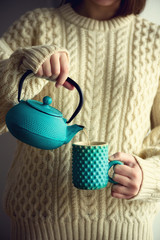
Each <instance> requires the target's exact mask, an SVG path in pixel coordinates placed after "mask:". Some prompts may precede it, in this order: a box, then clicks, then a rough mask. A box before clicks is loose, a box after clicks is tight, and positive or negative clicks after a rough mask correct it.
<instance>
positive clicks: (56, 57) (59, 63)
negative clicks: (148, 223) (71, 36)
mask: <svg viewBox="0 0 160 240" xmlns="http://www.w3.org/2000/svg"><path fill="white" fill-rule="evenodd" d="M36 75H37V76H39V77H44V78H45V77H50V78H51V79H55V80H56V87H59V86H64V87H65V88H67V89H69V90H73V89H74V86H72V85H71V84H70V83H68V82H66V79H67V78H68V75H69V61H68V57H67V55H66V53H64V52H60V53H55V54H52V55H51V56H50V57H49V58H47V59H46V60H45V62H44V63H43V64H42V65H41V66H40V68H39V69H38V71H37V74H36Z"/></svg>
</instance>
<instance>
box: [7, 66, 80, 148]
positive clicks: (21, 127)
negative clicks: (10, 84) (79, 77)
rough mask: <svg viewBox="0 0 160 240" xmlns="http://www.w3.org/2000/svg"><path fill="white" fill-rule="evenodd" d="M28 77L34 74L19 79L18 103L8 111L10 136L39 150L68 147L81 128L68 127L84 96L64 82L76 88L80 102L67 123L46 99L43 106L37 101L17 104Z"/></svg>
mask: <svg viewBox="0 0 160 240" xmlns="http://www.w3.org/2000/svg"><path fill="white" fill-rule="evenodd" d="M31 73H33V72H32V71H31V70H28V71H27V72H25V74H24V75H23V76H22V77H21V79H20V82H19V88H18V101H19V103H18V104H17V105H15V106H14V107H12V108H11V109H10V110H9V111H8V113H7V115H6V124H7V127H8V130H9V131H10V133H11V134H12V135H13V136H14V137H16V138H17V139H19V140H20V141H22V142H24V143H26V144H29V145H31V146H33V147H36V148H40V149H46V150H47V149H48V150H49V149H56V148H58V147H60V146H62V145H63V144H67V143H68V142H69V141H70V140H71V139H72V138H73V137H74V135H75V134H76V133H77V132H79V131H80V130H82V129H83V128H84V127H83V126H80V125H76V124H74V125H72V126H68V125H67V124H68V123H70V122H71V121H72V120H73V118H75V116H76V115H77V114H78V113H79V111H80V110H81V108H82V105H83V95H82V92H81V89H80V87H79V85H78V84H77V83H76V82H74V81H73V80H72V79H70V78H67V80H66V81H68V82H69V83H71V84H72V85H73V86H75V88H76V89H77V91H78V93H79V98H80V100H79V105H78V107H77V108H76V110H75V112H74V113H73V115H72V116H71V117H70V119H69V120H68V121H67V120H66V119H65V118H63V115H62V113H61V112H60V111H59V110H57V109H56V108H53V107H52V106H50V104H51V103H52V99H51V98H50V97H48V96H45V97H44V98H43V103H42V102H39V101H36V100H27V101H24V100H20V97H21V90H22V86H23V82H24V80H25V78H26V77H27V76H28V75H29V74H31Z"/></svg>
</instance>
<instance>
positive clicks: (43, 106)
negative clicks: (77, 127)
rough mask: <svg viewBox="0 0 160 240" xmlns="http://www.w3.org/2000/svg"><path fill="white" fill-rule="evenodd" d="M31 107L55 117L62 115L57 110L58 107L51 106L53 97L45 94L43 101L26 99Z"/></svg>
mask: <svg viewBox="0 0 160 240" xmlns="http://www.w3.org/2000/svg"><path fill="white" fill-rule="evenodd" d="M26 102H27V103H28V104H29V105H30V106H31V107H33V108H35V109H37V110H38V111H40V112H43V113H46V114H48V115H51V116H55V117H62V116H63V115H62V113H61V112H60V111H59V110H57V109H56V108H53V107H52V106H49V105H50V104H51V103H52V98H50V97H48V96H45V97H44V98H43V103H42V102H39V101H36V100H27V101H26Z"/></svg>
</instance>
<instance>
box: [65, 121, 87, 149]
mask: <svg viewBox="0 0 160 240" xmlns="http://www.w3.org/2000/svg"><path fill="white" fill-rule="evenodd" d="M83 128H84V127H83V126H81V125H77V124H74V125H72V126H68V127H67V134H66V141H65V144H66V143H69V142H70V141H71V140H72V138H73V137H74V136H75V135H76V133H78V132H79V131H81V130H83Z"/></svg>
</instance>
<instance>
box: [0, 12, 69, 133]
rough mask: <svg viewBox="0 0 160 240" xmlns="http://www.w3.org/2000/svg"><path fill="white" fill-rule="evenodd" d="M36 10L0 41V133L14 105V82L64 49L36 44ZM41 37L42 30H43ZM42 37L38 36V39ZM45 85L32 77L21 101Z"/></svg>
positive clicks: (15, 92)
mask: <svg viewBox="0 0 160 240" xmlns="http://www.w3.org/2000/svg"><path fill="white" fill-rule="evenodd" d="M37 14H40V11H38V12H37V11H36V10H34V11H30V12H27V13H26V14H24V15H23V16H22V17H21V18H20V19H19V20H17V21H16V22H15V23H13V25H12V26H11V27H10V28H9V29H8V31H7V32H6V33H4V34H3V36H2V37H1V38H0V89H1V90H0V134H2V133H4V132H6V131H7V127H6V124H5V116H6V113H7V112H8V110H9V109H10V108H11V107H12V106H13V105H14V104H16V103H18V100H17V97H18V83H19V80H20V78H21V76H22V75H23V74H24V72H25V71H26V70H28V69H30V70H32V71H33V72H34V73H36V72H37V71H38V68H39V66H40V65H41V64H42V63H43V62H44V61H45V60H46V58H48V57H49V56H51V55H52V54H53V53H55V52H59V51H63V52H66V54H67V55H68V52H67V50H65V49H63V48H60V47H58V46H53V45H45V44H46V43H45V37H44V45H39V44H38V43H39V42H38V39H39V37H40V36H39V34H40V33H39V32H40V31H38V28H39V26H40V23H39V22H38V20H39V19H40V16H39V15H38V16H37ZM43 31H44V33H43V35H44V36H45V32H46V31H47V30H46V29H43ZM41 38H42V37H41ZM47 83H48V81H46V80H45V79H41V78H36V77H35V76H34V75H33V76H32V79H29V80H27V81H26V82H24V85H23V89H22V95H21V98H23V99H28V98H29V99H31V98H34V97H35V96H36V95H37V94H39V93H40V92H41V90H42V89H43V87H44V86H45V85H46V84H47Z"/></svg>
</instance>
